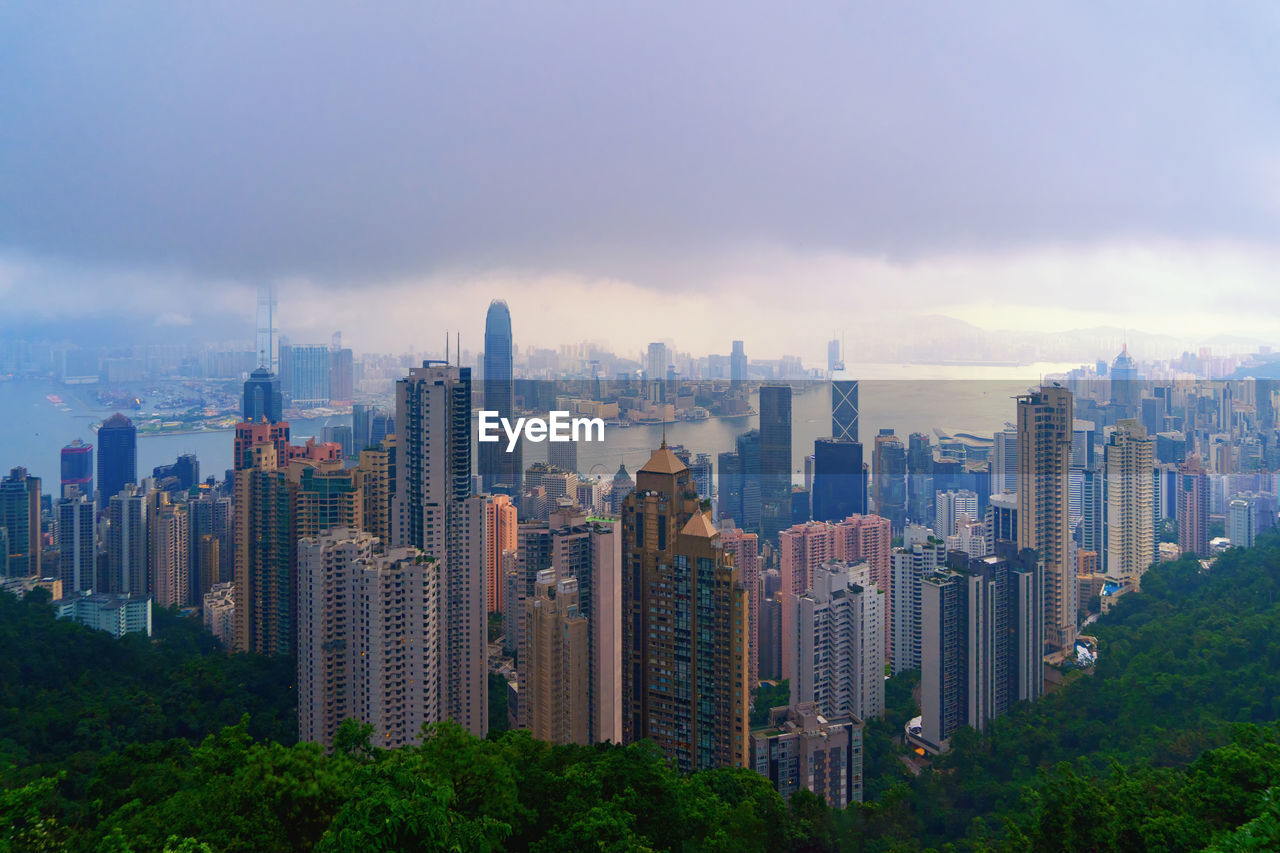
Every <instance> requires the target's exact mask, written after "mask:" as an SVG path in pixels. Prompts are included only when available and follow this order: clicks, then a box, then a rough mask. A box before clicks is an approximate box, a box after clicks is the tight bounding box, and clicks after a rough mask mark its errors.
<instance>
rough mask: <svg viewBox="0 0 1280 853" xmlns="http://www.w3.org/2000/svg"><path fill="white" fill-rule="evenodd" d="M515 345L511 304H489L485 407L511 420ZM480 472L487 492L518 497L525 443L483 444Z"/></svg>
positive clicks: (484, 387) (500, 302)
mask: <svg viewBox="0 0 1280 853" xmlns="http://www.w3.org/2000/svg"><path fill="white" fill-rule="evenodd" d="M514 357H515V345H514V343H513V341H512V336H511V311H510V309H508V308H507V303H506V302H505V301H504V300H501V299H495V300H493V301H492V302H491V303H489V310H488V312H486V314H485V321H484V365H483V371H482V373H483V376H482V379H481V382H482V385H481V388H482V390H483V393H484V405H485V407H486V408H487V409H489V410H490V411H494V412H497V413H498V417H499V418H508V419H510V418H511V417H512V416H513V413H514V411H515V384H514V378H515V367H514V364H515V362H514ZM479 462H480V464H479V473H480V481H481V485H482V487H483V488H484V489H485V490H486V491H490V492H494V491H500V492H506V493H507V494H511V495H514V496H516V497H517V498H518V497H519V496H520V495H521V493H522V492H523V491H524V462H523V442H522V441H517V442H516V445H515V447H514V448H512V449H511V450H507V447H506V445H505V444H504V443H502V442H492V443H485V444H482V445H480V460H479Z"/></svg>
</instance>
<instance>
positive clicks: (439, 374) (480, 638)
mask: <svg viewBox="0 0 1280 853" xmlns="http://www.w3.org/2000/svg"><path fill="white" fill-rule="evenodd" d="M396 424H397V430H398V432H397V435H396V452H397V461H396V467H397V474H396V480H395V488H396V491H395V494H394V496H393V499H392V503H393V516H394V523H393V529H392V539H393V540H394V542H395V543H396V544H398V545H408V546H410V547H414V548H418V549H419V550H421V551H422V552H423V553H424V554H426V555H427V556H428V557H434V558H435V559H437V560H438V561H439V562H440V565H441V572H442V578H443V580H442V586H441V593H440V597H441V602H442V604H441V620H440V654H441V663H440V673H441V685H442V686H441V701H442V703H443V711H444V715H445V716H446V717H447V718H448V719H451V720H454V721H455V722H457V723H458V724H459V725H461V726H463V727H464V728H466V729H467V730H468V731H470V732H471V733H472V734H475V735H477V736H479V737H483V736H484V735H485V734H486V733H487V732H488V728H489V706H488V676H487V672H486V668H485V660H486V646H485V637H486V631H487V620H486V618H485V612H486V608H485V564H486V560H487V555H488V543H487V541H486V540H487V537H486V532H487V525H486V515H487V506H488V503H489V501H490V498H489V497H488V496H485V495H481V496H473V495H472V494H471V439H472V424H471V369H470V368H468V367H458V366H455V365H448V364H441V363H438V362H424V363H423V366H422V367H420V368H413V369H411V370H410V371H409V376H408V377H407V378H405V379H401V380H400V381H399V382H397V383H396Z"/></svg>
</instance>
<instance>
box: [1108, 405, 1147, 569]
mask: <svg viewBox="0 0 1280 853" xmlns="http://www.w3.org/2000/svg"><path fill="white" fill-rule="evenodd" d="M1105 465H1106V485H1105V487H1104V490H1103V495H1104V497H1105V509H1104V512H1103V518H1104V520H1105V521H1106V525H1105V526H1104V527H1103V540H1104V541H1105V543H1106V549H1105V550H1104V551H1103V562H1102V570H1103V572H1104V573H1106V575H1107V576H1108V577H1110V578H1112V579H1114V580H1117V581H1120V582H1122V583H1128V584H1132V585H1134V586H1138V585H1139V584H1140V583H1141V578H1142V575H1143V573H1145V572H1146V571H1147V569H1148V568H1150V567H1151V564H1152V563H1154V562H1155V560H1156V536H1155V514H1156V513H1155V499H1154V483H1153V480H1152V470H1153V466H1154V465H1155V442H1154V441H1152V439H1151V438H1149V437H1148V436H1147V429H1146V427H1144V426H1143V425H1142V423H1141V422H1139V421H1136V420H1123V421H1120V423H1119V425H1118V426H1117V427H1116V430H1115V431H1114V432H1112V433H1111V436H1110V437H1109V438H1108V439H1107V444H1106V453H1105Z"/></svg>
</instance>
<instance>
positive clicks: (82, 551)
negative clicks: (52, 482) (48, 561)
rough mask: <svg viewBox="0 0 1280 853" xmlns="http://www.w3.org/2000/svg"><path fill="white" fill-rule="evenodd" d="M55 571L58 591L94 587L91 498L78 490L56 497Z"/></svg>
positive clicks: (66, 593) (95, 555)
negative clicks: (56, 572) (58, 579)
mask: <svg viewBox="0 0 1280 853" xmlns="http://www.w3.org/2000/svg"><path fill="white" fill-rule="evenodd" d="M57 511H58V570H59V571H58V574H59V575H60V576H61V578H62V595H63V597H66V598H69V597H71V596H73V595H75V594H76V593H78V592H91V591H93V590H95V589H97V586H98V576H97V569H96V566H97V558H98V543H97V541H96V537H95V535H94V520H95V515H96V513H95V512H94V505H93V498H92V497H91V496H89V495H86V494H78V495H76V496H75V497H72V498H63V499H62V500H60V501H58V507H57Z"/></svg>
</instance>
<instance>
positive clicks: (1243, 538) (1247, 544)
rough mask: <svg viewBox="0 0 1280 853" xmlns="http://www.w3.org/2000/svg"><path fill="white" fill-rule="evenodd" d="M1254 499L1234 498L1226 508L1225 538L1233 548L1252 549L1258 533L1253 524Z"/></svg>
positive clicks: (1254, 516) (1254, 515)
mask: <svg viewBox="0 0 1280 853" xmlns="http://www.w3.org/2000/svg"><path fill="white" fill-rule="evenodd" d="M1255 518H1256V514H1255V512H1254V499H1253V498H1251V497H1243V496H1241V497H1236V498H1232V499H1231V503H1230V504H1228V506H1227V538H1228V539H1230V540H1231V545H1232V547H1233V548H1252V547H1253V544H1254V540H1255V539H1256V538H1257V535H1258V531H1257V526H1256V524H1255Z"/></svg>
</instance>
